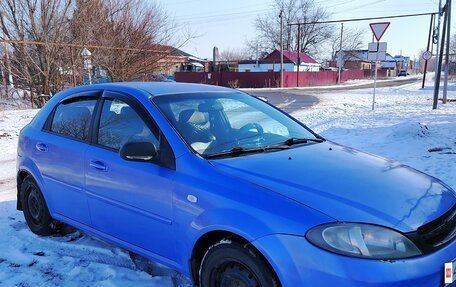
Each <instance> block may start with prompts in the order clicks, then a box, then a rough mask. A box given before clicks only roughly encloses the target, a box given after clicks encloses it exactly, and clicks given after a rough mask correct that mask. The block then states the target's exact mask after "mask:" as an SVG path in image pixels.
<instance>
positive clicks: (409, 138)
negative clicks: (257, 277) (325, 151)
mask: <svg viewBox="0 0 456 287" xmlns="http://www.w3.org/2000/svg"><path fill="white" fill-rule="evenodd" d="M314 96H316V97H317V98H318V99H319V101H320V102H319V103H318V104H317V105H315V106H313V107H311V108H309V109H306V110H301V111H297V112H295V113H294V114H293V115H294V116H295V117H297V118H298V119H300V120H302V121H303V122H304V123H306V124H307V125H308V126H309V127H311V128H312V129H314V130H315V131H316V132H318V133H320V134H322V135H323V136H324V137H326V138H328V139H330V140H333V141H335V142H338V143H341V144H345V145H348V146H351V147H354V148H357V149H361V150H365V151H368V152H371V153H375V154H378V155H381V156H384V157H387V158H392V159H395V160H399V161H401V162H402V163H405V164H407V165H410V166H412V167H415V168H417V169H419V170H422V171H424V172H427V173H429V174H431V175H433V176H436V177H438V178H440V179H442V180H444V181H445V182H446V183H447V184H449V185H450V186H451V187H452V188H453V189H456V176H455V175H456V102H451V103H448V104H446V105H442V104H440V105H439V109H438V110H435V111H433V110H432V88H426V89H423V90H422V89H420V85H419V83H416V84H407V85H402V86H399V87H389V88H380V89H377V105H376V110H375V111H371V100H372V89H360V90H344V91H335V92H325V93H317V94H314ZM449 97H450V98H456V85H455V84H451V85H450V92H449ZM36 112H37V110H4V111H0V150H1V154H0V234H1V236H0V286H65V287H67V286H149V287H153V286H155V287H156V286H166V287H170V286H174V285H175V284H176V283H175V282H176V281H179V280H180V279H179V276H176V275H175V274H174V273H173V272H172V271H170V270H167V269H166V268H163V267H157V266H155V275H156V276H151V275H149V274H148V273H145V272H142V271H139V270H138V269H137V268H136V267H135V265H134V264H133V263H132V261H131V260H130V257H129V254H128V253H127V252H126V251H125V250H123V249H121V248H118V247H116V246H113V245H111V244H108V243H106V242H103V241H101V240H98V239H96V238H95V237H92V236H90V235H88V234H85V233H82V232H80V231H77V232H74V233H70V234H68V235H65V236H55V237H50V238H43V237H38V236H36V235H34V234H33V233H32V232H30V231H29V230H28V228H27V226H26V224H25V220H24V218H23V215H22V214H21V213H20V212H18V211H16V210H15V196H16V195H15V192H16V190H15V156H16V154H15V153H16V144H17V135H18V133H19V131H20V129H21V128H22V127H23V126H24V125H25V124H26V123H27V122H29V121H30V120H31V119H32V117H33V116H34V115H35V114H36ZM176 278H177V279H176ZM182 281H185V280H183V279H182ZM184 284H185V283H184Z"/></svg>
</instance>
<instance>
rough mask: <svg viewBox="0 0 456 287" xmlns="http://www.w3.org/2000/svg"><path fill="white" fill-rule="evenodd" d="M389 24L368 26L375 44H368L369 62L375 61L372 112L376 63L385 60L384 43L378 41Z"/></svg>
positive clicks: (375, 88)
mask: <svg viewBox="0 0 456 287" xmlns="http://www.w3.org/2000/svg"><path fill="white" fill-rule="evenodd" d="M390 24H391V22H378V23H370V24H369V26H370V28H371V30H372V34H374V37H375V39H376V40H377V42H376V43H375V42H373V43H369V52H368V58H369V60H375V75H374V94H373V96H372V110H374V109H375V92H376V90H377V77H378V61H379V60H385V58H386V43H381V42H380V39H381V38H382V36H383V34H385V31H386V29H388V27H389V25H390Z"/></svg>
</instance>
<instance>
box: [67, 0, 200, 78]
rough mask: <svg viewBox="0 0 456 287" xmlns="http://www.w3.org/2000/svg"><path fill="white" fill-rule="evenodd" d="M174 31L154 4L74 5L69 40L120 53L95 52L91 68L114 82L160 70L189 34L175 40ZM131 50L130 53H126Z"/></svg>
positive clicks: (100, 1) (113, 0)
mask: <svg viewBox="0 0 456 287" xmlns="http://www.w3.org/2000/svg"><path fill="white" fill-rule="evenodd" d="M177 30H178V27H177V25H176V24H175V23H174V21H172V19H170V18H169V16H168V15H167V14H166V13H165V11H164V10H163V9H162V8H161V7H160V6H159V5H157V4H149V3H146V2H144V1H140V0H92V1H88V2H87V1H81V0H79V1H78V4H77V9H76V11H75V14H74V17H73V21H72V30H71V31H72V37H73V40H74V41H76V42H79V43H85V44H90V45H102V46H111V47H118V48H124V49H114V50H109V51H105V50H104V51H101V50H97V51H95V52H94V53H93V61H94V65H97V66H100V67H102V68H104V69H105V70H107V71H108V73H109V75H110V76H111V77H112V78H113V80H114V81H125V80H132V79H138V78H140V77H141V76H142V75H144V74H147V73H151V72H153V71H155V70H157V69H160V67H161V65H163V64H164V61H161V60H163V59H164V58H165V57H166V56H168V55H169V54H171V53H172V50H173V48H172V47H171V46H178V47H180V46H182V45H183V43H185V42H186V41H188V40H189V39H191V38H192V35H191V33H186V34H185V35H181V37H180V38H178V37H176V35H177V34H178V31H177ZM126 49H131V50H126Z"/></svg>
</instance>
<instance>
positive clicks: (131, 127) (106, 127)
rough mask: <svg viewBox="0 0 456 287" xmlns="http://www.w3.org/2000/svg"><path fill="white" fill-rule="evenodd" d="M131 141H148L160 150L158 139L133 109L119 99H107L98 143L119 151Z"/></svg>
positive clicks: (102, 114) (101, 118)
mask: <svg viewBox="0 0 456 287" xmlns="http://www.w3.org/2000/svg"><path fill="white" fill-rule="evenodd" d="M131 141H147V142H151V143H153V144H155V146H156V147H157V148H159V140H158V138H157V137H156V136H155V135H154V133H152V132H151V130H150V129H149V127H148V126H147V125H146V123H145V122H144V121H143V120H142V118H141V117H140V116H139V115H138V114H137V113H136V112H135V110H134V109H133V108H132V107H130V106H129V105H128V104H127V103H125V102H123V101H121V100H118V99H105V101H104V103H103V109H102V111H101V117H100V126H99V128H98V140H97V143H98V144H99V145H102V146H105V147H109V148H112V149H115V150H119V149H120V148H121V147H122V146H123V145H124V144H126V143H127V142H131Z"/></svg>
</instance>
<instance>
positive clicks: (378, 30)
mask: <svg viewBox="0 0 456 287" xmlns="http://www.w3.org/2000/svg"><path fill="white" fill-rule="evenodd" d="M390 24H391V22H378V23H370V24H369V25H370V27H371V30H372V33H374V36H375V39H377V41H380V39H381V38H382V36H383V34H384V33H385V31H386V29H388V27H389V25H390Z"/></svg>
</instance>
